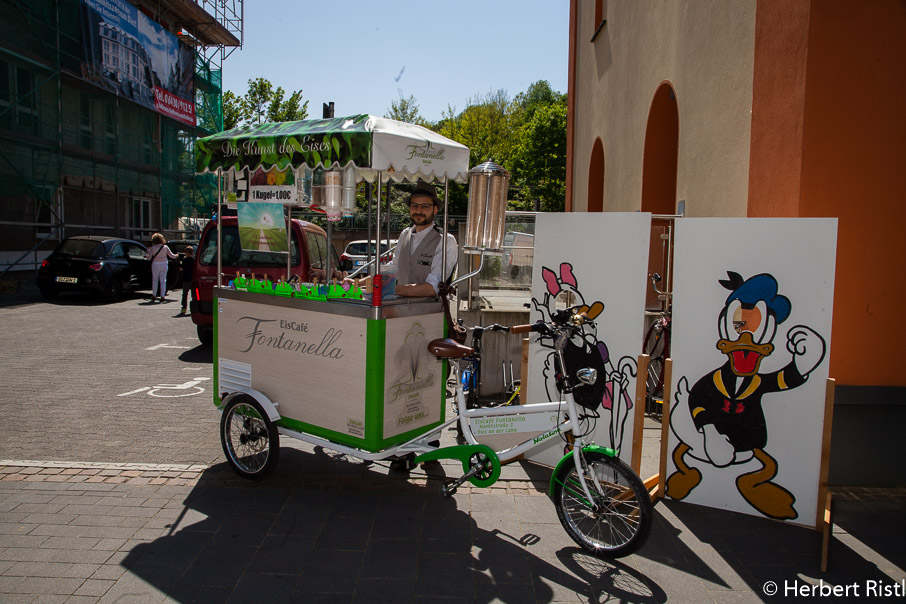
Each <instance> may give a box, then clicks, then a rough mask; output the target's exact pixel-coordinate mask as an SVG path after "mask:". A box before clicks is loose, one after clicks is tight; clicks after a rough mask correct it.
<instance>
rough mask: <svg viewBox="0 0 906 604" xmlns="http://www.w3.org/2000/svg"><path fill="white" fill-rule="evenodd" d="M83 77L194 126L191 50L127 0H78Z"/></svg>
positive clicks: (192, 54) (193, 62)
mask: <svg viewBox="0 0 906 604" xmlns="http://www.w3.org/2000/svg"><path fill="white" fill-rule="evenodd" d="M79 9H80V10H79V15H80V22H81V30H82V76H83V77H85V79H87V80H88V81H90V82H91V83H93V84H95V85H96V86H101V87H102V88H105V89H107V90H109V91H110V92H113V93H115V94H116V95H117V96H119V97H121V98H125V99H128V100H130V101H134V102H136V103H138V104H140V105H142V106H144V107H147V108H149V109H153V110H154V111H157V112H158V113H161V114H163V115H166V116H167V117H169V118H172V119H174V120H176V121H178V122H181V123H183V124H187V125H189V126H194V125H195V101H194V90H195V86H194V78H195V56H194V51H193V50H192V49H191V48H190V47H189V46H188V45H186V44H183V43H181V42H180V41H179V40H178V39H177V38H176V36H174V35H173V34H171V33H170V32H168V31H167V30H166V29H164V28H163V27H161V25H160V24H158V23H157V22H155V21H154V20H152V19H151V18H149V17H147V16H146V15H145V14H144V13H142V12H141V11H139V10H138V8H136V7H135V6H134V5H133V4H130V3H129V2H127V1H126V0H81V2H80V4H79Z"/></svg>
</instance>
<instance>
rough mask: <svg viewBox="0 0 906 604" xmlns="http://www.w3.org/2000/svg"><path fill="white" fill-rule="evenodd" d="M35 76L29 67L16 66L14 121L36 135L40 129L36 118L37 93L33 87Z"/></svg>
mask: <svg viewBox="0 0 906 604" xmlns="http://www.w3.org/2000/svg"><path fill="white" fill-rule="evenodd" d="M35 86H36V83H35V77H34V74H33V73H32V72H31V70H30V69H26V68H24V67H21V66H17V67H16V89H15V94H16V123H18V124H19V125H20V126H22V127H23V128H24V129H25V130H27V131H29V132H31V134H35V135H37V134H38V133H39V130H40V128H39V127H40V120H39V118H38V93H39V91H38V90H36V89H35Z"/></svg>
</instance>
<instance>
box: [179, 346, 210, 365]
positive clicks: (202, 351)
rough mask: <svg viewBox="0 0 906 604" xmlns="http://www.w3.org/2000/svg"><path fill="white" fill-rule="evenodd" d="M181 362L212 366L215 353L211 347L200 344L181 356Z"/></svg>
mask: <svg viewBox="0 0 906 604" xmlns="http://www.w3.org/2000/svg"><path fill="white" fill-rule="evenodd" d="M179 360H180V361H182V362H184V363H207V364H208V365H210V364H211V363H213V362H214V352H213V349H212V348H211V347H210V346H205V345H203V344H199V345H198V346H196V347H195V348H192V349H191V350H187V351H185V352H183V353H182V354H180V355H179Z"/></svg>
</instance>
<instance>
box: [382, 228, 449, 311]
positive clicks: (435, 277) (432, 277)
mask: <svg viewBox="0 0 906 604" xmlns="http://www.w3.org/2000/svg"><path fill="white" fill-rule="evenodd" d="M409 228H410V229H411V232H410V233H409V252H410V253H412V252H413V251H415V250H417V249H418V246H419V245H420V244H421V242H422V239H424V238H425V237H427V235H428V231H430V230H432V228H433V227H431V226H429V227H428V228H426V229H422V230H421V231H416V230H415V227H414V226H411V227H409ZM441 232H443V231H441ZM443 243H444V239H443V237H441V238H440V241H438V242H437V249H436V250H434V258H433V259H432V260H431V272H430V273H429V274H428V278H427V280H426V281H427V283H428V284H429V285H431V287H433V288H434V294H435V295H436V294H437V288H438V286H439V285H440V282H441V281H443V277H442V274H441V258H442V257H443V253H444V245H443ZM399 257H400V256H399V254H394V255H393V260H391V261H390V264H393V265H394V266H396V267H399V265H398V264H397V262H398V261H399ZM458 257H459V247H458V246H457V245H456V237H454V236H453V235H451V234H450V233H447V274H448V275H449V274H450V271H452V270H453V267H454V266H456V260H457V258H458ZM400 285H411V284H410V283H400Z"/></svg>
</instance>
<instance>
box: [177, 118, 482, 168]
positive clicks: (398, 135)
mask: <svg viewBox="0 0 906 604" xmlns="http://www.w3.org/2000/svg"><path fill="white" fill-rule="evenodd" d="M195 145H196V150H197V153H196V168H197V170H196V171H197V172H198V173H200V174H201V173H205V172H217V171H218V170H223V171H224V172H228V171H230V170H233V171H240V170H244V169H248V170H250V171H255V170H257V169H258V168H263V169H265V170H270V169H271V168H274V167H276V168H277V169H278V170H286V169H287V168H295V169H298V168H300V167H302V166H308V167H309V168H311V169H314V168H317V167H319V166H321V167H323V168H326V169H335V168H345V167H346V166H347V165H349V164H350V163H351V164H353V165H354V166H355V167H356V174H357V176H358V177H359V178H361V179H364V180H366V181H368V182H374V181H375V180H376V179H377V174H378V172H381V173H383V174H384V179H385V180H386V179H387V178H390V179H392V180H394V181H410V182H411V181H415V180H425V181H428V182H434V181H439V180H443V178H444V177H447V178H449V179H450V180H455V181H459V182H466V181H467V180H468V170H469V149H468V147H466V146H464V145H461V144H460V143H457V142H455V141H452V140H450V139H448V138H445V137H443V136H441V135H439V134H437V133H436V132H432V131H431V130H428V129H427V128H423V127H422V126H416V125H414V124H407V123H405V122H399V121H396V120H391V119H387V118H382V117H375V116H373V115H367V114H363V115H353V116H349V117H338V118H330V119H319V120H302V121H298V122H282V123H271V124H257V125H253V126H245V127H242V128H234V129H233V130H227V131H226V132H220V133H218V134H214V135H212V136H208V137H205V138H201V139H198V141H197V142H196V143H195Z"/></svg>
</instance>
